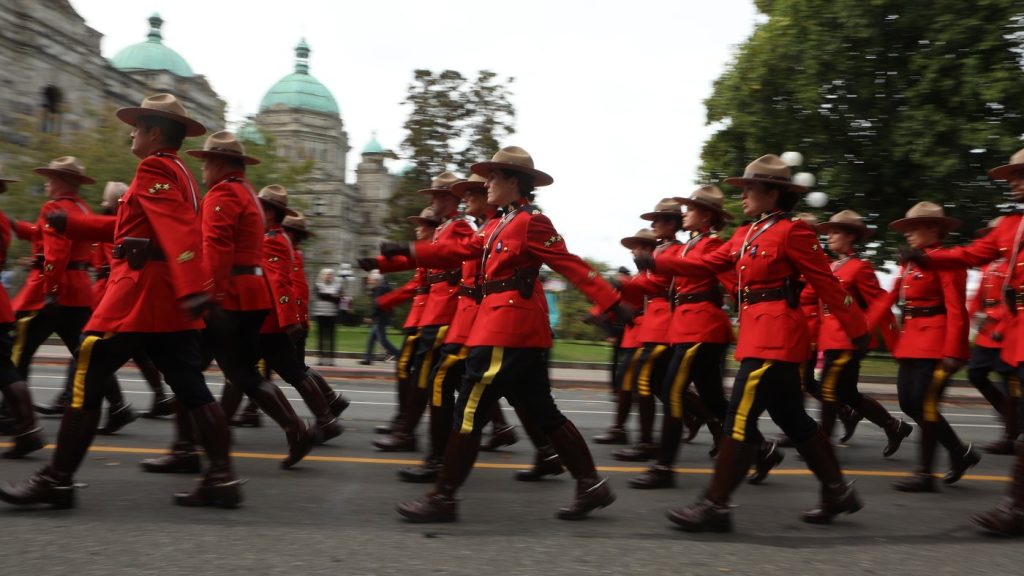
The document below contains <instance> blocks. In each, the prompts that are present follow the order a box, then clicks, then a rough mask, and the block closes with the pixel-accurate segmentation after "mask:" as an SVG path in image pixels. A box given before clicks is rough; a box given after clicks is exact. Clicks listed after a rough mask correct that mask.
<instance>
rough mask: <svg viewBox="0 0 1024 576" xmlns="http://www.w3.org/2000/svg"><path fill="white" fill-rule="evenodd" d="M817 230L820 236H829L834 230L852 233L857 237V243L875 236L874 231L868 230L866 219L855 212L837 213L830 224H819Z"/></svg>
mask: <svg viewBox="0 0 1024 576" xmlns="http://www.w3.org/2000/svg"><path fill="white" fill-rule="evenodd" d="M817 228H818V233H820V234H828V233H829V231H830V230H832V229H838V230H841V231H844V232H852V233H854V234H856V235H857V241H860V240H863V239H865V238H867V237H868V236H871V235H872V234H874V230H872V229H870V228H868V225H867V224H865V223H864V218H863V217H861V215H860V214H857V213H856V212H854V211H853V210H843V211H841V212H836V213H835V214H833V215H832V217H831V218H829V219H828V222H825V223H823V224H818V226H817Z"/></svg>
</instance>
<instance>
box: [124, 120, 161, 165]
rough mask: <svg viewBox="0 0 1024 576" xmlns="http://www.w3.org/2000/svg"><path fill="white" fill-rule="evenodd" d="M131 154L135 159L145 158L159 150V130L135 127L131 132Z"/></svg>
mask: <svg viewBox="0 0 1024 576" xmlns="http://www.w3.org/2000/svg"><path fill="white" fill-rule="evenodd" d="M131 138H132V154H134V155H135V157H136V158H145V157H146V156H149V155H150V154H152V153H153V152H156V151H157V150H158V149H159V148H158V147H159V138H160V129H159V128H153V127H148V128H147V127H146V126H135V127H134V128H132V132H131Z"/></svg>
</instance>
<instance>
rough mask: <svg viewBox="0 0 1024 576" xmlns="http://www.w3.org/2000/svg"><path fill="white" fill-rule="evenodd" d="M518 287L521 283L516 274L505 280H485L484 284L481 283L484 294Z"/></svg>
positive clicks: (481, 290)
mask: <svg viewBox="0 0 1024 576" xmlns="http://www.w3.org/2000/svg"><path fill="white" fill-rule="evenodd" d="M518 289H519V284H518V282H517V281H516V278H515V277H514V276H513V277H511V278H505V279H504V280H492V281H490V282H484V283H483V284H481V285H480V292H482V293H483V295H484V296H487V295H489V294H497V293H499V292H508V291H510V290H518Z"/></svg>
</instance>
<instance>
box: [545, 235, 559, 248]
mask: <svg viewBox="0 0 1024 576" xmlns="http://www.w3.org/2000/svg"><path fill="white" fill-rule="evenodd" d="M561 241H562V235H561V234H555V235H554V236H552V237H551V238H548V239H547V240H545V241H544V247H545V248H550V247H551V246H552V245H554V244H558V243H559V242H561Z"/></svg>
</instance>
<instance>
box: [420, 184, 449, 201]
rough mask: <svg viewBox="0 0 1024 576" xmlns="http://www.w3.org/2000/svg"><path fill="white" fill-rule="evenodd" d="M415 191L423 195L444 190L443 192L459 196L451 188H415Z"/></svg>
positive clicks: (430, 194)
mask: <svg viewBox="0 0 1024 576" xmlns="http://www.w3.org/2000/svg"><path fill="white" fill-rule="evenodd" d="M452 186H454V184H452ZM416 192H417V193H419V194H423V195H424V196H433V195H434V194H437V193H439V192H444V193H445V194H451V195H452V196H455V197H456V198H459V195H458V194H456V193H455V192H454V191H453V190H452V189H451V188H424V189H423V190H417V191H416Z"/></svg>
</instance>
